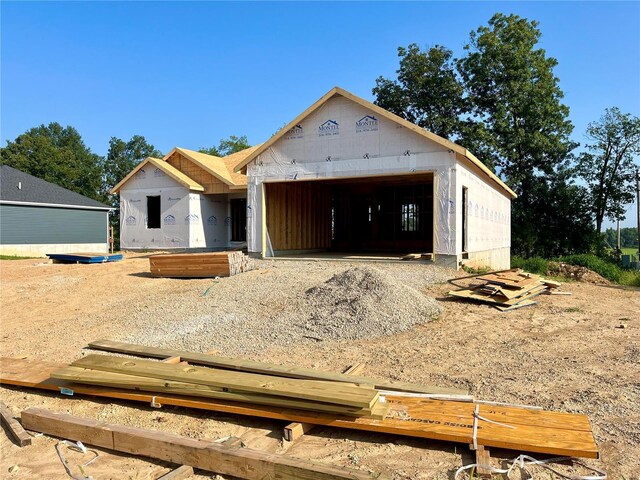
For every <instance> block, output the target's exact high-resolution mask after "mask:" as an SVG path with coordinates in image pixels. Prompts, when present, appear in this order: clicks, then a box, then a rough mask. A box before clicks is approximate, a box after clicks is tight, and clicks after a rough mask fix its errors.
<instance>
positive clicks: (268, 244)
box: [236, 87, 515, 269]
mask: <svg viewBox="0 0 640 480" xmlns="http://www.w3.org/2000/svg"><path fill="white" fill-rule="evenodd" d="M236 171H238V172H240V171H242V172H246V174H247V178H248V191H247V241H248V249H249V252H250V253H256V254H261V255H263V256H274V255H275V256H278V255H285V254H287V253H289V254H291V253H301V252H307V251H313V250H326V249H329V248H333V249H334V250H339V251H351V252H356V251H367V250H369V251H396V252H405V253H408V252H424V253H434V254H435V259H436V261H438V262H440V263H443V264H448V265H450V266H454V267H457V266H458V265H459V264H460V262H461V261H462V260H464V261H465V263H469V264H472V265H473V264H476V265H478V266H479V265H485V266H489V267H491V268H493V269H502V268H508V267H509V265H510V246H511V200H512V199H513V198H515V194H514V193H513V191H511V190H510V189H509V188H508V187H507V186H506V185H505V184H504V183H503V182H502V181H501V180H500V179H499V178H498V177H496V176H495V175H494V174H493V173H492V172H491V171H489V170H488V169H487V168H486V167H485V166H484V165H483V164H482V163H481V162H480V161H479V160H478V159H477V158H475V157H474V156H473V155H472V154H471V153H470V152H468V151H467V150H466V149H464V148H463V147H461V146H459V145H456V144H454V143H452V142H450V141H448V140H445V139H443V138H441V137H438V136H437V135H434V134H432V133H430V132H427V131H425V130H424V129H422V128H420V127H417V126H416V125H413V124H411V123H410V122H408V121H406V120H404V119H402V118H400V117H398V116H396V115H394V114H391V113H389V112H387V111H386V110H384V109H382V108H380V107H378V106H376V105H374V104H372V103H370V102H367V101H365V100H363V99H361V98H358V97H356V96H355V95H352V94H350V93H349V92H346V91H345V90H343V89H340V88H338V87H336V88H334V89H332V90H331V91H329V92H328V93H327V94H326V95H324V96H323V97H322V98H321V99H320V100H318V101H317V102H316V103H315V104H314V105H312V106H311V107H310V108H309V109H307V110H306V111H305V112H303V113H302V114H301V115H300V116H298V117H297V118H296V119H294V120H293V121H292V122H291V123H290V124H289V125H287V126H286V127H284V128H283V130H281V131H280V132H278V133H277V134H276V135H274V136H273V137H272V138H271V139H270V140H269V141H267V142H265V143H264V144H262V145H261V146H260V147H259V148H256V149H255V150H254V151H253V152H252V153H251V154H249V155H247V157H246V159H245V160H244V161H242V162H240V163H239V164H238V165H237V167H236Z"/></svg>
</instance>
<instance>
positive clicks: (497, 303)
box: [449, 269, 560, 312]
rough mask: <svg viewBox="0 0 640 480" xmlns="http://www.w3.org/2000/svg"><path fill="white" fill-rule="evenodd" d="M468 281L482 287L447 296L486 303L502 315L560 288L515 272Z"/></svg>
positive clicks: (454, 291) (536, 276)
mask: <svg viewBox="0 0 640 480" xmlns="http://www.w3.org/2000/svg"><path fill="white" fill-rule="evenodd" d="M472 278H473V279H474V280H477V281H480V282H482V283H480V284H474V285H472V286H471V287H470V288H465V289H461V290H453V291H450V292H449V295H451V296H454V297H458V298H463V299H465V300H475V301H478V302H483V303H488V304H490V305H493V306H494V307H495V308H497V309H498V310H501V311H503V312H506V311H509V310H515V309H517V308H522V307H528V306H531V305H535V304H536V303H537V302H535V301H533V300H532V299H533V298H534V297H537V296H538V295H540V294H541V293H547V292H550V291H551V290H556V289H557V288H559V287H560V283H558V282H554V281H552V280H546V279H544V278H542V277H541V276H540V275H535V274H532V273H527V272H523V271H522V270H519V269H513V270H508V271H505V272H497V273H489V274H485V275H478V276H476V277H472Z"/></svg>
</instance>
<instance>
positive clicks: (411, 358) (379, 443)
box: [0, 255, 640, 480]
mask: <svg viewBox="0 0 640 480" xmlns="http://www.w3.org/2000/svg"><path fill="white" fill-rule="evenodd" d="M255 263H256V266H257V267H258V269H257V270H254V271H252V272H249V273H246V274H243V275H239V276H236V277H233V278H231V279H222V280H220V282H223V285H225V284H224V282H228V283H227V284H226V285H230V286H233V285H234V284H233V283H232V282H241V283H239V285H240V284H241V285H244V286H246V293H244V294H243V296H240V300H241V301H242V302H246V301H247V299H250V298H251V292H252V285H258V284H259V283H264V282H265V278H267V277H269V275H266V274H265V272H268V271H271V272H273V271H276V274H274V275H276V281H274V283H273V285H277V284H279V283H280V282H281V281H284V280H285V279H287V278H289V279H293V278H299V277H300V276H303V275H304V274H305V269H307V270H309V271H312V270H313V271H314V272H316V273H315V275H317V276H318V277H322V276H323V275H324V277H326V278H329V277H330V276H331V274H332V272H335V271H336V270H341V269H347V268H349V266H351V265H350V264H348V263H340V264H339V263H336V262H320V263H317V262H292V261H289V262H287V261H282V260H281V261H257V262H255ZM329 263H331V265H329ZM325 264H326V265H325ZM372 266H374V267H375V266H376V265H373V264H372ZM384 268H385V269H386V271H387V273H389V274H391V275H398V276H402V275H404V274H405V273H406V272H409V273H410V274H411V275H413V277H412V278H414V279H416V278H417V279H419V278H420V275H421V273H420V272H421V271H424V272H427V271H430V270H429V269H436V268H437V267H433V266H429V265H406V264H403V265H396V266H390V267H384ZM421 269H424V270H421ZM147 272H148V260H147V259H146V258H144V256H142V255H127V258H126V259H125V260H124V261H122V262H119V263H112V264H104V265H59V264H49V263H46V262H45V261H44V260H42V261H41V260H17V261H0V282H1V294H0V295H1V298H0V300H1V303H0V307H1V309H0V353H1V354H2V356H8V357H15V356H27V357H28V358H32V359H44V360H51V361H60V362H70V361H73V360H75V359H77V358H79V357H80V356H81V355H82V352H81V349H82V348H83V347H84V346H85V345H86V344H87V343H88V342H90V341H92V340H96V339H99V338H111V339H118V340H120V339H124V338H125V337H126V335H125V334H124V332H125V331H126V334H127V335H130V334H131V335H134V336H135V335H136V333H137V330H143V329H145V328H148V327H149V325H152V326H153V325H158V326H159V327H161V326H162V324H163V322H164V321H165V319H164V318H163V316H162V315H161V314H160V313H158V312H162V311H164V310H162V309H160V310H158V309H157V308H156V309H155V310H154V309H153V306H154V305H155V304H157V303H161V302H164V301H165V299H168V300H166V302H168V303H167V305H178V306H179V305H185V304H186V305H188V306H189V309H190V310H189V311H190V312H194V313H197V312H199V311H201V313H202V314H205V313H206V312H207V311H210V310H211V309H212V308H214V307H215V306H216V305H220V304H223V303H224V301H225V298H220V297H221V295H219V294H218V293H217V292H216V291H215V289H214V291H213V292H211V293H208V295H207V296H203V292H204V291H205V290H206V289H207V288H208V287H209V286H211V284H212V282H211V280H206V279H202V280H173V279H153V278H151V277H150V276H149V275H148V273H147ZM444 273H447V274H448V273H449V272H444ZM439 276H440V277H441V276H443V275H442V272H440V274H439ZM439 276H438V275H435V277H438V278H439ZM240 277H243V278H242V279H241V278H240ZM435 277H434V275H433V274H432V275H425V278H429V279H433V278H435ZM326 278H325V279H326ZM425 282H426V281H425ZM418 284H419V282H418ZM420 288H421V291H422V292H423V293H424V294H426V295H429V296H431V297H434V298H436V299H437V300H438V301H439V302H440V304H441V306H442V307H443V309H444V313H443V314H442V315H441V316H440V317H438V318H437V319H435V320H433V321H431V322H429V323H426V324H421V325H417V326H415V327H413V328H412V329H411V330H409V331H406V332H403V333H399V334H395V335H392V336H383V337H378V338H369V339H361V340H352V341H349V342H336V341H322V342H314V341H309V342H304V343H301V344H300V345H299V346H297V347H296V348H291V347H290V346H288V345H282V344H278V343H277V342H274V343H273V345H272V346H267V347H265V348H262V349H261V350H260V351H255V352H252V351H249V350H246V352H247V353H246V354H245V356H247V357H248V358H252V359H257V360H266V361H271V362H276V363H283V364H284V363H287V364H293V365H299V366H305V367H314V368H319V369H326V370H333V371H341V370H343V369H344V368H345V367H347V366H349V365H352V364H355V363H361V362H362V363H365V364H366V369H365V371H364V372H363V374H364V375H371V376H380V377H387V378H392V379H402V380H405V381H411V382H424V383H436V384H441V385H443V386H453V387H462V388H468V389H469V391H470V392H471V393H472V394H473V395H474V396H475V397H476V398H481V399H485V400H494V401H501V402H512V403H520V404H530V405H539V406H542V407H544V408H548V409H557V410H562V411H567V412H581V413H585V414H587V415H588V416H589V418H590V420H591V422H592V425H593V430H594V433H595V435H596V439H597V441H598V444H599V447H600V449H601V460H598V461H588V462H587V463H589V464H590V465H593V466H596V467H598V468H602V469H604V470H606V471H607V473H608V474H609V478H613V479H619V478H624V479H625V480H631V479H638V478H640V476H639V475H640V474H639V466H640V290H639V289H632V288H622V287H617V286H599V285H592V284H587V283H580V282H570V283H566V284H564V285H563V290H565V291H569V292H572V295H571V296H547V295H544V296H540V297H538V300H539V303H538V305H536V306H534V307H530V308H525V309H521V310H516V311H513V312H509V313H501V312H499V311H497V310H495V309H493V308H491V307H489V306H485V305H476V304H469V303H463V302H459V301H454V300H451V299H448V298H446V292H447V290H449V289H451V286H450V285H448V284H447V283H443V282H439V283H433V280H430V281H429V282H426V283H425V284H424V285H423V286H422V287H420ZM282 290H286V288H283V289H280V290H279V289H278V288H275V287H274V288H271V295H272V298H271V302H267V303H261V304H260V305H261V308H263V309H265V310H268V309H275V308H282V305H279V306H278V302H279V301H280V303H282V302H287V301H288V298H289V297H288V296H287V295H288V292H284V291H282ZM227 298H228V297H227ZM279 299H280V300H279ZM162 305H165V304H164V303H163V304H162ZM146 308H150V310H149V311H151V312H153V314H152V315H149V316H148V317H144V311H145V309H146ZM162 308H163V309H164V308H165V307H164V306H163V307H162ZM140 312H142V313H140ZM264 314H265V318H268V312H264ZM141 315H142V316H143V318H144V320H145V322H146V323H147V325H146V326H145V322H141V321H140V316H141ZM129 318H131V319H134V318H135V319H137V320H135V321H133V320H132V321H131V322H129V321H128V319H129ZM127 329H130V330H135V331H133V332H129V331H127ZM145 331H146V330H145ZM238 335H242V332H238ZM158 346H163V345H158ZM220 346H221V345H218V344H216V343H215V341H212V344H211V348H218V349H219V348H220ZM230 350H233V349H230ZM231 353H232V354H233V355H238V353H239V352H238V351H232V352H231ZM221 354H223V355H224V354H225V352H223V351H221ZM227 354H230V353H229V352H227ZM238 356H239V355H238ZM0 397H1V398H2V400H3V401H5V402H6V403H7V404H8V405H9V406H10V408H11V410H12V411H13V413H14V414H15V415H16V416H19V412H20V411H21V410H23V409H26V408H28V407H43V408H48V409H51V410H54V411H59V412H65V413H71V414H74V415H80V416H85V417H89V418H93V419H99V420H103V421H110V422H114V423H120V424H124V425H130V426H136V427H142V428H152V429H157V430H163V431H167V432H172V433H177V434H180V435H185V436H190V437H194V438H204V439H219V438H222V437H226V436H229V435H233V436H238V437H240V438H241V439H242V440H243V441H244V443H245V444H246V445H247V446H248V447H251V448H257V449H263V450H266V451H270V452H276V453H286V454H287V455H291V456H297V457H301V458H309V459H314V460H317V461H319V462H323V463H326V464H335V465H342V466H349V467H352V468H356V469H363V470H372V471H383V472H389V473H390V474H391V475H392V477H393V478H394V479H452V478H453V474H454V472H455V470H456V469H457V468H458V467H460V466H461V465H463V464H467V463H471V462H472V460H473V457H472V456H471V454H470V453H469V450H468V448H467V447H466V446H464V445H456V444H453V443H445V442H435V441H429V440H420V439H407V438H400V437H396V436H385V435H377V434H370V433H364V432H363V433H359V432H352V431H343V430H339V429H331V428H316V429H315V430H313V432H311V433H309V434H307V435H305V436H304V437H302V438H301V439H299V440H298V441H296V442H294V443H289V442H283V441H282V440H281V436H282V435H281V434H282V427H283V426H284V423H283V422H277V421H270V420H261V419H256V418H250V417H241V416H232V415H228V414H218V413H215V412H203V411H195V410H188V409H180V408H173V407H163V408H162V409H153V408H150V407H149V406H143V405H141V404H136V403H127V402H121V401H118V402H114V403H110V402H109V401H108V400H100V399H95V398H89V397H85V398H62V397H60V396H59V395H57V394H53V393H45V392H42V391H36V390H27V389H22V388H17V387H16V388H14V387H0ZM56 443H57V440H55V439H53V438H49V437H46V436H38V437H35V438H34V439H33V445H31V446H29V447H25V448H19V447H17V446H15V445H14V444H13V443H11V441H10V440H8V439H7V438H6V436H5V435H3V434H0V448H1V459H0V478H11V479H33V478H47V479H56V478H61V479H62V478H68V477H67V475H66V474H65V472H64V469H63V467H62V464H61V463H60V460H59V459H58V457H57V454H56V451H55V448H54V446H55V444H56ZM492 454H493V455H499V456H503V458H511V457H514V456H516V454H515V453H514V452H492ZM67 457H68V458H69V460H70V463H71V464H72V465H80V464H82V463H84V462H85V461H86V460H87V459H89V458H90V456H86V457H83V456H82V455H80V454H75V453H73V452H69V453H68V454H67ZM493 461H494V465H495V466H499V465H500V464H501V463H500V461H499V460H498V459H495V458H494V460H493ZM170 468H171V466H170V465H169V464H167V463H163V462H154V461H147V460H143V459H138V458H134V457H131V456H128V455H117V454H113V453H109V452H107V451H103V450H100V451H99V458H98V459H97V460H96V461H95V462H93V463H91V464H90V465H89V466H86V467H84V469H83V471H84V474H85V475H90V476H92V477H93V478H94V479H95V480H103V479H114V480H115V479H132V480H133V479H135V480H145V479H155V478H157V477H159V476H160V475H162V474H164V473H166V472H168V471H169V470H170ZM77 471H78V472H79V470H77ZM548 475H549V474H548V473H545V474H544V476H543V477H542V478H550V477H549V476H548ZM212 477H213V478H216V476H215V475H211V474H210V473H207V472H197V475H195V476H194V477H193V478H198V479H200V478H212ZM218 478H222V477H218ZM512 478H517V476H514V477H512ZM551 478H553V477H551Z"/></svg>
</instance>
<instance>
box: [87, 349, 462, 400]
mask: <svg viewBox="0 0 640 480" xmlns="http://www.w3.org/2000/svg"><path fill="white" fill-rule="evenodd" d="M88 347H89V348H93V349H96V350H103V351H107V352H116V353H126V354H128V355H137V356H140V357H150V358H167V357H180V358H181V359H182V360H185V361H187V362H189V363H194V364H197V365H207V366H210V367H218V368H223V369H226V370H238V371H242V372H252V373H260V374H264V375H275V376H278V377H288V378H300V379H308V380H327V381H332V382H343V383H358V384H365V385H374V386H375V388H377V389H380V390H391V391H399V392H415V393H433V394H448V395H467V393H468V392H467V391H465V390H460V389H457V388H448V387H438V386H434V385H417V384H412V383H406V382H398V381H393V380H383V379H376V378H369V377H362V376H358V375H347V374H344V373H334V372H324V371H321V370H315V369H312V368H300V367H291V366H284V365H276V364H273V363H264V362H255V361H252V360H242V359H235V358H227V357H220V356H216V355H207V354H204V353H194V352H189V351H185V350H172V349H168V348H157V347H147V346H145V345H134V344H131V343H123V342H115V341H112V340H96V341H95V342H91V343H90V344H89V346H88Z"/></svg>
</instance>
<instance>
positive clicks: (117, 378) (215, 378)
mask: <svg viewBox="0 0 640 480" xmlns="http://www.w3.org/2000/svg"><path fill="white" fill-rule="evenodd" d="M90 348H93V349H99V350H106V351H110V352H115V353H125V354H129V355H135V356H142V357H147V358H157V359H159V358H162V359H163V360H162V361H160V362H159V361H149V360H138V359H133V358H131V357H129V358H123V357H115V356H109V355H90V356H87V357H85V358H84V359H82V360H79V361H78V362H75V363H74V364H73V365H70V366H69V365H64V364H59V363H51V362H45V361H41V360H36V361H33V360H25V359H16V358H0V384H2V385H4V384H6V385H16V386H22V387H28V388H37V389H44V390H49V391H58V392H61V393H64V394H66V395H74V398H75V397H76V396H81V395H90V396H96V397H101V398H108V399H119V400H127V401H136V402H144V403H146V404H149V403H151V405H152V406H154V407H161V406H162V405H174V406H180V407H188V408H196V409H201V410H205V411H216V412H225V413H229V414H237V415H248V416H253V417H262V418H270V419H274V420H283V421H287V422H299V423H302V424H306V425H307V426H308V425H325V426H331V427H339V428H346V429H350V430H362V431H369V432H378V433H386V434H395V435H402V436H408V437H414V438H429V439H434V440H444V441H451V442H458V443H463V444H467V445H468V444H473V445H474V448H475V446H476V444H477V447H478V450H477V452H479V451H480V450H481V449H480V447H486V448H489V447H495V448H501V449H503V448H504V449H511V450H518V451H524V452H538V453H544V454H549V455H562V456H567V455H568V456H578V457H586V458H598V447H597V444H596V442H595V439H594V436H593V432H592V429H591V425H590V423H589V419H588V418H587V417H586V416H585V415H583V414H575V413H564V412H554V411H546V410H542V409H539V408H536V407H530V406H524V405H508V404H500V403H498V402H491V401H489V402H487V401H481V400H474V399H473V398H472V397H469V396H468V395H466V392H464V391H460V390H456V389H450V388H443V387H437V386H436V387H434V386H426V385H415V384H410V383H406V382H400V381H390V380H385V379H376V378H368V377H361V376H359V375H357V374H353V373H352V374H339V373H332V372H323V371H318V370H314V369H307V368H300V367H294V366H283V365H276V364H269V363H263V362H255V361H251V360H239V359H230V358H225V357H219V356H217V355H211V354H202V353H194V352H188V351H180V350H169V349H163V348H157V347H149V346H143V345H132V344H126V343H121V342H113V341H109V340H99V341H96V342H92V343H91V344H90ZM186 362H188V363H186ZM149 364H151V366H147V365H149ZM191 364H196V365H206V366H209V367H213V368H201V367H195V366H192V365H191ZM241 373H244V374H250V376H245V375H240V374H241ZM253 374H256V375H257V377H258V378H257V380H258V381H256V377H254V376H253ZM238 375H240V376H238ZM92 377H93V378H92ZM178 378H179V380H178ZM94 382H95V383H96V385H94ZM111 385H116V386H111ZM372 385H373V386H374V387H375V388H372ZM156 390H157V392H156ZM174 392H179V393H174ZM363 392H365V393H363ZM412 392H416V393H412ZM418 392H423V393H418ZM443 393H444V394H445V395H443ZM214 395H215V396H214ZM226 395H228V396H226ZM380 395H384V397H385V400H386V401H384V402H382V400H381V397H380ZM207 397H209V398H207ZM243 397H244V398H243ZM249 397H251V398H249ZM444 397H449V398H444ZM256 398H258V399H262V400H265V399H269V398H270V399H271V401H273V402H274V403H275V405H263V404H258V403H254V401H255V399H256ZM288 402H292V403H288ZM301 403H305V404H306V405H305V407H308V406H309V404H313V405H314V406H313V408H314V410H304V409H301V408H300V405H301ZM378 404H385V410H386V409H387V408H388V413H384V411H383V414H384V418H382V419H380V418H379V417H381V416H383V415H382V414H380V415H376V413H375V412H374V410H375V409H376V408H377V407H378V406H379V405H378ZM289 405H291V406H289ZM365 405H368V408H367V407H365ZM318 406H322V408H323V411H319V409H318ZM324 409H327V411H324ZM365 410H370V411H371V412H370V413H371V415H366V414H367V413H369V412H365ZM336 412H340V413H336ZM50 433H53V434H55V433H54V432H50ZM68 435H69V433H68V432H66V433H65V434H64V435H61V436H65V437H67V438H69V437H68ZM109 438H110V439H111V438H112V437H111V434H110V436H109ZM113 438H114V439H115V435H114V437H113ZM82 440H83V439H82ZM83 441H84V440H83ZM114 441H115V440H114ZM385 441H386V440H385ZM238 450H243V451H246V450H247V449H238ZM485 451H486V450H485ZM180 462H182V463H184V462H183V461H182V460H180ZM245 470H246V469H244V470H243V471H245ZM252 478H253V477H252ZM258 478H259V479H262V478H263V477H258ZM274 478H275V477H274ZM278 478H281V477H280V476H278ZM282 478H286V477H282ZM293 478H303V477H295V476H294V477H293ZM304 478H328V477H319V476H313V477H304ZM347 478H353V477H347Z"/></svg>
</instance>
